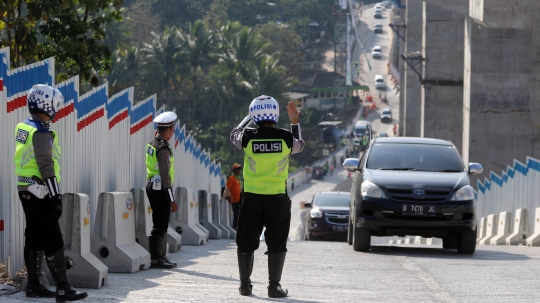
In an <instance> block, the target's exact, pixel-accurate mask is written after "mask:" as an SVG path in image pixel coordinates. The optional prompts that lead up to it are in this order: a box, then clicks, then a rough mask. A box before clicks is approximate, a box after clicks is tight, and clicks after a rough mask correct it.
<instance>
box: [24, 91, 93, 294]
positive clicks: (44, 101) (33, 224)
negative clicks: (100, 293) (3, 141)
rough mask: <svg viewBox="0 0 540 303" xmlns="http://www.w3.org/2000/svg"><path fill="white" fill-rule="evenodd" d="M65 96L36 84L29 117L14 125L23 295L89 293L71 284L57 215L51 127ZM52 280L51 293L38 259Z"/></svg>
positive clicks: (57, 178)
mask: <svg viewBox="0 0 540 303" xmlns="http://www.w3.org/2000/svg"><path fill="white" fill-rule="evenodd" d="M63 102H64V97H63V96H62V93H60V91H59V90H57V89H55V88H52V87H50V86H48V85H44V84H36V85H34V86H33V87H32V89H31V90H30V93H29V94H28V97H27V103H28V110H29V112H30V117H29V118H28V119H26V120H25V121H24V122H21V123H19V124H17V127H16V129H15V146H16V150H15V157H14V158H15V174H16V175H17V190H18V191H19V198H20V200H21V203H22V207H23V210H24V215H25V218H26V229H25V231H24V234H25V237H26V238H25V243H24V262H25V263H26V268H27V271H28V285H27V289H26V296H27V297H45V298H54V297H56V302H66V301H77V300H81V299H84V298H86V297H87V296H88V294H87V293H86V292H82V293H80V292H78V291H77V290H75V289H74V288H73V287H71V285H70V283H69V281H68V277H67V272H66V270H67V267H66V260H65V256H64V241H63V239H62V232H61V231H60V224H59V223H58V219H59V218H60V216H61V215H62V210H63V205H62V194H61V191H60V186H59V184H60V181H61V176H60V165H59V159H60V145H59V142H58V136H57V134H56V133H55V132H54V131H53V130H52V129H51V127H50V126H51V125H50V124H51V122H52V120H53V119H54V117H55V115H56V112H57V110H58V108H59V107H60V106H61V105H62V104H63ZM44 256H45V261H46V263H47V266H48V267H49V270H50V272H51V275H52V276H53V278H54V281H55V282H56V293H55V292H52V291H50V290H49V289H47V288H46V287H45V286H44V285H43V284H41V283H40V280H39V279H40V275H41V266H42V264H43V259H44Z"/></svg>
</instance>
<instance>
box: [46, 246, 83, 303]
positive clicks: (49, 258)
mask: <svg viewBox="0 0 540 303" xmlns="http://www.w3.org/2000/svg"><path fill="white" fill-rule="evenodd" d="M45 261H46V262H47V266H48V267H49V271H50V272H51V275H52V277H53V278H54V281H55V282H56V302H71V301H78V300H82V299H84V298H86V297H88V293H86V292H78V291H77V290H76V289H75V288H73V287H71V284H69V281H68V278H67V269H66V258H65V256H64V248H61V249H59V250H57V251H55V252H53V253H52V254H48V255H46V256H45Z"/></svg>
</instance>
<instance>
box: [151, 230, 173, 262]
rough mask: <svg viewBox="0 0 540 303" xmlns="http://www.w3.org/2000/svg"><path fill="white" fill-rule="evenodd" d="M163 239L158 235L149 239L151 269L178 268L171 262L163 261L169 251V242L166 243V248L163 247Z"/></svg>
mask: <svg viewBox="0 0 540 303" xmlns="http://www.w3.org/2000/svg"><path fill="white" fill-rule="evenodd" d="M162 239H163V237H161V236H158V235H152V236H150V237H149V240H150V258H151V259H152V260H151V263H150V268H161V269H170V268H173V267H175V266H176V264H172V263H170V262H167V261H165V260H164V259H163V257H164V256H165V252H166V249H167V242H165V248H164V247H163V242H164V240H162Z"/></svg>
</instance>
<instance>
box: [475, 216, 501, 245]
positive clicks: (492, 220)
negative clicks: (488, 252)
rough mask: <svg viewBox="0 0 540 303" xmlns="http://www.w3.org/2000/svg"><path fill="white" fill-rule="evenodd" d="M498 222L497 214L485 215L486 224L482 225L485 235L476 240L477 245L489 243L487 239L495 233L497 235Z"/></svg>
mask: <svg viewBox="0 0 540 303" xmlns="http://www.w3.org/2000/svg"><path fill="white" fill-rule="evenodd" d="M498 222H499V215H498V214H493V215H488V216H487V219H486V224H485V226H484V229H485V230H486V235H485V236H484V237H483V238H482V239H480V240H478V245H489V240H490V239H491V238H493V237H494V236H495V235H497V228H498V224H497V223H498Z"/></svg>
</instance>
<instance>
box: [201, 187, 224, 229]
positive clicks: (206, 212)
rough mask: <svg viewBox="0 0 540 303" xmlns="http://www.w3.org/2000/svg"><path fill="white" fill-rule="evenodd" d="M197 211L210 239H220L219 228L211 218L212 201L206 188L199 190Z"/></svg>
mask: <svg viewBox="0 0 540 303" xmlns="http://www.w3.org/2000/svg"><path fill="white" fill-rule="evenodd" d="M198 192H199V212H200V220H199V222H201V224H202V225H203V226H204V227H205V228H206V229H207V230H208V231H209V235H210V239H221V229H219V228H218V227H217V226H216V225H215V224H214V223H213V221H214V220H213V218H212V202H211V201H210V197H209V195H208V192H207V191H206V190H199V191H198Z"/></svg>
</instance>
